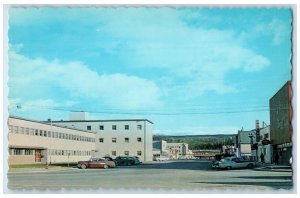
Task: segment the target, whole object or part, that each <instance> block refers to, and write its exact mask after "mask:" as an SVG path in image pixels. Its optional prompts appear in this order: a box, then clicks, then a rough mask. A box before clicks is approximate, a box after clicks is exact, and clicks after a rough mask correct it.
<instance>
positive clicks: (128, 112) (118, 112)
mask: <svg viewBox="0 0 300 198" xmlns="http://www.w3.org/2000/svg"><path fill="white" fill-rule="evenodd" d="M22 107H24V106H22V105H19V108H18V109H20V108H22ZM25 107H30V108H35V109H46V110H54V111H67V112H70V111H78V110H75V109H65V108H56V107H47V106H35V105H25ZM287 109H288V107H286V105H285V106H282V105H280V106H277V107H275V108H273V109H269V108H266V107H263V108H252V109H242V110H219V111H212V110H210V111H208V110H206V111H199V110H197V109H196V110H193V111H181V110H175V111H174V110H173V111H171V112H166V111H165V110H164V111H163V110H160V111H153V110H144V111H141V110H140V111H137V110H125V109H123V110H115V109H106V110H102V111H94V110H92V111H89V110H83V111H85V112H89V113H94V114H111V115H113V114H115V115H166V116H167V115H169V116H173V115H174V116H177V115H218V114H237V113H250V112H263V111H265V112H269V111H275V110H276V111H277V110H287Z"/></svg>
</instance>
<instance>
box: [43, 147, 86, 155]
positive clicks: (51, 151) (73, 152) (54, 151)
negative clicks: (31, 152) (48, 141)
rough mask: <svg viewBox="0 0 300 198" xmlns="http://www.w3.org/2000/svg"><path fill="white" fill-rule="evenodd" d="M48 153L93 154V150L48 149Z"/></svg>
mask: <svg viewBox="0 0 300 198" xmlns="http://www.w3.org/2000/svg"><path fill="white" fill-rule="evenodd" d="M48 155H62V156H91V151H78V150H57V149H49V150H48Z"/></svg>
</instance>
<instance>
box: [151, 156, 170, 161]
mask: <svg viewBox="0 0 300 198" xmlns="http://www.w3.org/2000/svg"><path fill="white" fill-rule="evenodd" d="M154 160H155V161H167V160H170V158H169V157H167V156H159V157H156V158H154Z"/></svg>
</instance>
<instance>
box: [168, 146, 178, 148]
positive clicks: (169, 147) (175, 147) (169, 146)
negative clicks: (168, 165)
mask: <svg viewBox="0 0 300 198" xmlns="http://www.w3.org/2000/svg"><path fill="white" fill-rule="evenodd" d="M167 148H181V146H167Z"/></svg>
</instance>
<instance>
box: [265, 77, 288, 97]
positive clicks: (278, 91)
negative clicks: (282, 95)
mask: <svg viewBox="0 0 300 198" xmlns="http://www.w3.org/2000/svg"><path fill="white" fill-rule="evenodd" d="M286 85H287V86H288V89H289V86H292V81H291V80H288V81H287V82H286V83H284V85H282V86H281V87H280V89H278V90H277V91H276V93H275V94H274V95H273V96H272V97H271V98H270V99H269V101H271V100H272V99H273V98H274V97H275V96H276V95H277V94H278V93H279V92H280V91H281V90H282V89H283V87H284V86H286Z"/></svg>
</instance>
